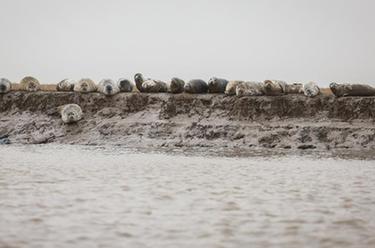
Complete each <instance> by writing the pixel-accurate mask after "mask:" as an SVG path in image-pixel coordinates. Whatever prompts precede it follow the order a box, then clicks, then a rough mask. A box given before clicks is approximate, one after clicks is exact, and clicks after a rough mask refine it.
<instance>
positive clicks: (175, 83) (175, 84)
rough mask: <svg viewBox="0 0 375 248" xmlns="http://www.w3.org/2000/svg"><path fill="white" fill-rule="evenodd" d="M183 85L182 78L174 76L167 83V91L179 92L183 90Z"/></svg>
mask: <svg viewBox="0 0 375 248" xmlns="http://www.w3.org/2000/svg"><path fill="white" fill-rule="evenodd" d="M184 86H185V82H184V80H182V79H180V78H176V77H174V78H172V79H171V81H170V83H169V91H170V92H171V93H173V94H179V93H182V92H184Z"/></svg>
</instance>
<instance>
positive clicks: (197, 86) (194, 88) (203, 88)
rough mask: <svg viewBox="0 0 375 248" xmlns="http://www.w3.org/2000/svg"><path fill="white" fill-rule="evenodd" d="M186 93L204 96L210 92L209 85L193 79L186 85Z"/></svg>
mask: <svg viewBox="0 0 375 248" xmlns="http://www.w3.org/2000/svg"><path fill="white" fill-rule="evenodd" d="M184 91H185V92H186V93H190V94H204V93H207V91H208V85H207V83H206V82H205V81H203V80H202V79H192V80H190V81H189V82H187V83H186V84H185V86H184Z"/></svg>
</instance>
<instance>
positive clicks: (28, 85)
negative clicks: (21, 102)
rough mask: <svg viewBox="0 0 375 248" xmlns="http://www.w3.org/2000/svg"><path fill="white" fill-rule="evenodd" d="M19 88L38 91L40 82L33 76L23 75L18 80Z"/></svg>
mask: <svg viewBox="0 0 375 248" xmlns="http://www.w3.org/2000/svg"><path fill="white" fill-rule="evenodd" d="M20 89H21V90H25V91H38V90H40V83H39V81H38V80H37V79H36V78H34V77H30V76H28V77H24V78H23V79H22V80H21V82H20Z"/></svg>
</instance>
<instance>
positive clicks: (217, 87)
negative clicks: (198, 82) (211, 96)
mask: <svg viewBox="0 0 375 248" xmlns="http://www.w3.org/2000/svg"><path fill="white" fill-rule="evenodd" d="M228 82H229V81H228V80H226V79H223V78H217V77H212V78H210V79H209V80H208V92H209V93H224V92H225V88H226V87H227V84H228Z"/></svg>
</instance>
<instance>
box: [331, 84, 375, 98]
mask: <svg viewBox="0 0 375 248" xmlns="http://www.w3.org/2000/svg"><path fill="white" fill-rule="evenodd" d="M329 88H330V89H331V91H332V93H333V94H334V95H335V96H337V97H341V96H375V88H374V87H372V86H370V85H368V84H338V83H331V84H330V85H329Z"/></svg>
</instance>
